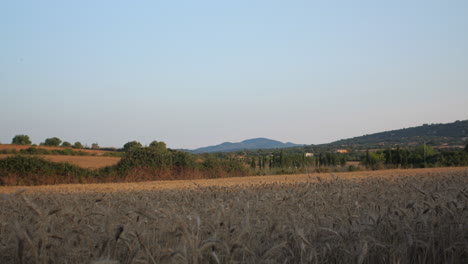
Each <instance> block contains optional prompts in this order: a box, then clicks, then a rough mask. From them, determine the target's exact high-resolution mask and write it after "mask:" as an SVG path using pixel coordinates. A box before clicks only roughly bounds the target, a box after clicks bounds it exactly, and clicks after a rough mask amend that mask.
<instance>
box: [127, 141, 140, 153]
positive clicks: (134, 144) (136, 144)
mask: <svg viewBox="0 0 468 264" xmlns="http://www.w3.org/2000/svg"><path fill="white" fill-rule="evenodd" d="M141 147H142V145H141V143H140V142H138V141H130V142H127V143H126V144H125V145H124V146H123V149H124V151H125V152H128V151H130V150H132V149H135V148H141Z"/></svg>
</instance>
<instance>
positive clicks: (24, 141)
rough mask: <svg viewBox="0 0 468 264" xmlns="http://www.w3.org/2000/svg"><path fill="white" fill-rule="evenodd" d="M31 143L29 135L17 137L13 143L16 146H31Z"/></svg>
mask: <svg viewBox="0 0 468 264" xmlns="http://www.w3.org/2000/svg"><path fill="white" fill-rule="evenodd" d="M31 143H32V142H31V140H30V139H29V136H28V135H16V136H15V137H14V138H13V140H12V141H11V144H14V145H31Z"/></svg>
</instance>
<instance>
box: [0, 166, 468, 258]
mask: <svg viewBox="0 0 468 264" xmlns="http://www.w3.org/2000/svg"><path fill="white" fill-rule="evenodd" d="M467 174H468V168H452V169H431V170H430V169H423V170H393V171H377V172H366V173H363V172H359V173H345V174H336V175H330V174H328V175H311V176H308V175H300V176H294V175H289V176H271V177H244V178H232V179H220V180H200V181H191V182H183V183H182V182H176V181H172V182H153V183H139V184H134V185H133V186H127V187H126V186H125V185H128V184H100V185H89V186H88V185H86V186H78V185H73V186H50V187H41V186H39V187H31V188H28V189H27V190H24V189H18V188H15V187H4V188H2V189H0V191H2V192H8V193H9V194H3V198H2V199H1V200H0V262H1V263H90V262H91V263H330V262H331V263H467V262H468V241H467V240H468V175H467Z"/></svg>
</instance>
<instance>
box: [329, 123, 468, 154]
mask: <svg viewBox="0 0 468 264" xmlns="http://www.w3.org/2000/svg"><path fill="white" fill-rule="evenodd" d="M467 139H468V120H465V121H456V122H453V123H448V124H424V125H422V126H417V127H411V128H403V129H398V130H392V131H385V132H380V133H375V134H370V135H364V136H360V137H354V138H349V139H343V140H338V141H335V142H332V143H330V145H332V146H341V147H367V148H372V147H377V148H378V147H379V146H380V147H381V146H382V145H400V146H416V145H420V144H423V143H424V142H425V143H426V144H428V145H431V146H442V145H449V146H450V145H465V144H466V142H467Z"/></svg>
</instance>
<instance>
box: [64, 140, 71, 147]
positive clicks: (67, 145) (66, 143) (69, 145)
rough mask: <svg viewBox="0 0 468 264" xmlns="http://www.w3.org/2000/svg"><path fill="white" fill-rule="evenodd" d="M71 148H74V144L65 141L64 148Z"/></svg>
mask: <svg viewBox="0 0 468 264" xmlns="http://www.w3.org/2000/svg"><path fill="white" fill-rule="evenodd" d="M71 146H72V144H71V143H70V142H68V141H64V142H63V143H62V147H64V148H71Z"/></svg>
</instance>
